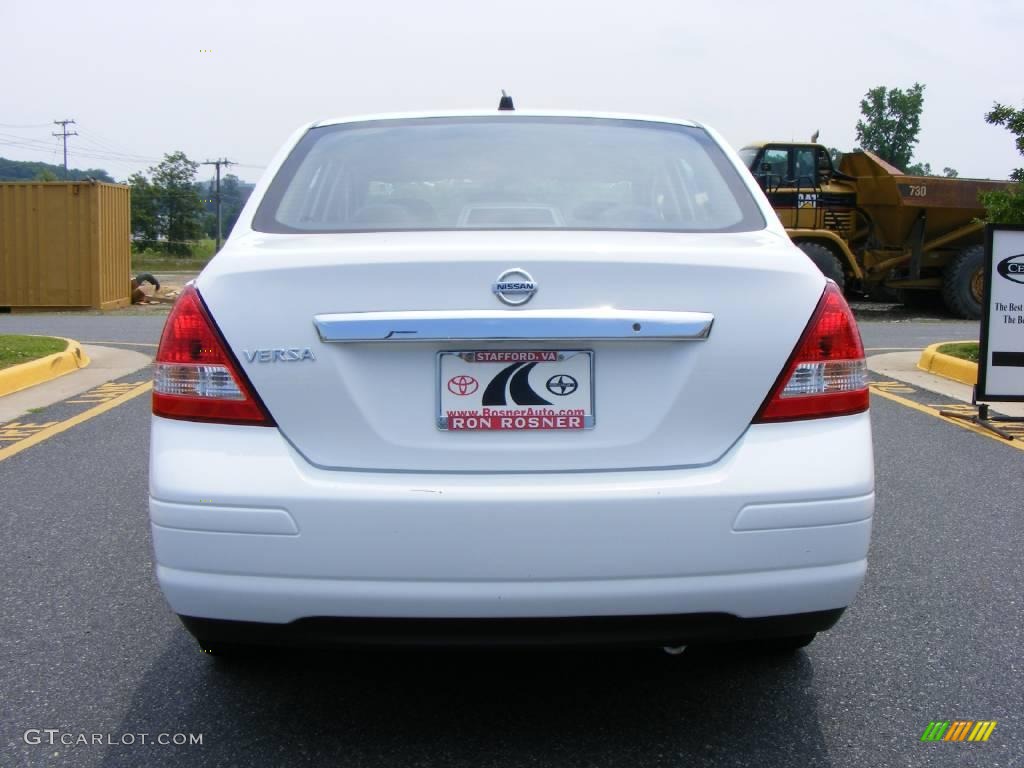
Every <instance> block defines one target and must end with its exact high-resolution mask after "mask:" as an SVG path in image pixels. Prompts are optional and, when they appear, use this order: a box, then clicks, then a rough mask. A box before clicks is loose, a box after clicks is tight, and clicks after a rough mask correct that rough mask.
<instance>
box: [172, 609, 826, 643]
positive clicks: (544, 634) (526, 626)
mask: <svg viewBox="0 0 1024 768" xmlns="http://www.w3.org/2000/svg"><path fill="white" fill-rule="evenodd" d="M842 613H843V609H842V608H838V609H835V610H831V611H816V612H813V613H800V614H795V615H792V616H770V617H764V618H754V619H741V618H738V617H736V616H729V615H727V614H721V613H698V614H684V615H660V616H658V615H656V616H580V617H560V618H553V619H362V618H360V619H351V618H308V619H300V620H299V621H295V622H292V623H290V624H267V623H259V622H250V621H224V620H219V619H202V618H196V617H192V616H181V617H180V618H181V621H182V623H183V624H184V625H185V627H186V628H187V629H188V631H189V632H191V633H192V634H193V635H195V636H196V637H197V638H199V640H200V642H202V643H204V644H209V645H215V644H218V643H230V644H237V645H250V646H259V645H266V646H289V647H305V648H316V647H334V646H339V645H341V646H344V645H348V646H442V647H460V646H461V647H467V646H517V647H519V646H545V647H557V646H580V645H644V646H650V645H691V644H699V643H719V642H730V641H737V640H753V639H763V638H771V637H793V636H796V635H805V634H810V633H813V632H822V631H824V630H826V629H829V628H830V627H831V626H832V625H834V624H835V623H836V621H838V620H839V617H840V616H841V615H842Z"/></svg>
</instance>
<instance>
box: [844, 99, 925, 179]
mask: <svg viewBox="0 0 1024 768" xmlns="http://www.w3.org/2000/svg"><path fill="white" fill-rule="evenodd" d="M923 106H924V86H923V85H922V84H921V83H914V84H913V85H912V86H911V87H910V88H908V89H907V90H905V91H904V90H901V89H899V88H886V87H885V86H884V85H879V86H877V87H876V88H872V89H871V90H870V91H868V92H867V93H866V94H865V95H864V98H863V99H861V102H860V111H861V114H862V115H863V116H864V119H863V120H858V121H857V141H858V142H859V143H860V146H861V147H863V148H864V149H866V150H868V151H870V152H874V153H875V154H876V155H878V156H879V157H881V158H882V159H883V160H885V161H886V162H887V163H891V164H892V165H895V166H896V167H897V168H899V169H900V170H903V169H904V168H906V167H907V166H909V165H910V159H911V157H913V155H914V145H916V144H917V135H918V134H919V133H920V132H921V109H922V108H923Z"/></svg>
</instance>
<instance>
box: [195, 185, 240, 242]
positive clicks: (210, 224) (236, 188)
mask: <svg viewBox="0 0 1024 768" xmlns="http://www.w3.org/2000/svg"><path fill="white" fill-rule="evenodd" d="M201 189H202V200H203V202H204V203H205V205H206V216H205V217H204V219H203V230H204V231H205V233H206V236H207V237H216V236H217V198H216V194H217V187H216V184H215V183H214V181H213V180H212V179H211V180H210V181H209V182H208V183H207V185H206V186H205V187H202V188H201ZM251 192H252V185H249V184H246V183H245V182H243V181H242V180H241V179H240V178H238V177H237V176H235V174H233V173H229V174H227V175H226V176H224V178H222V179H221V180H220V199H221V221H222V231H223V233H224V236H225V237H227V236H228V235H229V234H231V229H232V227H234V226H235V222H236V221H237V220H238V216H239V214H240V213H241V212H242V208H243V207H245V203H246V201H247V200H248V199H249V194H250V193H251Z"/></svg>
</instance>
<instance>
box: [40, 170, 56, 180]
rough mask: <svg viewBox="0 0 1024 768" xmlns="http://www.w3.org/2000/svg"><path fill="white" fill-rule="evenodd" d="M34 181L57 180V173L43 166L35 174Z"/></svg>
mask: <svg viewBox="0 0 1024 768" xmlns="http://www.w3.org/2000/svg"><path fill="white" fill-rule="evenodd" d="M35 180H36V181H57V174H56V173H54V172H53V171H51V170H50V169H49V168H43V170H41V171H40V172H39V173H37V174H36V179H35Z"/></svg>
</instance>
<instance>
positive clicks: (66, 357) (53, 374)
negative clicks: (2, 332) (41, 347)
mask: <svg viewBox="0 0 1024 768" xmlns="http://www.w3.org/2000/svg"><path fill="white" fill-rule="evenodd" d="M53 338H58V339H60V338H63V337H62V336H56V337H53ZM64 341H66V342H67V343H68V346H67V349H65V350H64V351H63V352H55V353H54V354H52V355H47V356H46V357H40V358H39V359H38V360H29V361H28V362H27V363H21V364H19V365H12V366H11V367H10V368H4V369H3V370H2V371H0V397H3V396H4V395H9V394H11V393H12V392H19V391H20V390H22V389H28V388H29V387H34V386H35V385H36V384H42V383H43V382H44V381H49V380H50V379H56V378H57V377H58V376H63V375H64V374H65V373H71V372H72V371H77V370H78V369H79V368H85V366H87V365H88V364H89V362H90V360H89V356H88V355H87V354H85V350H84V349H82V345H81V344H79V343H78V342H77V341H75V340H74V339H64Z"/></svg>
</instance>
